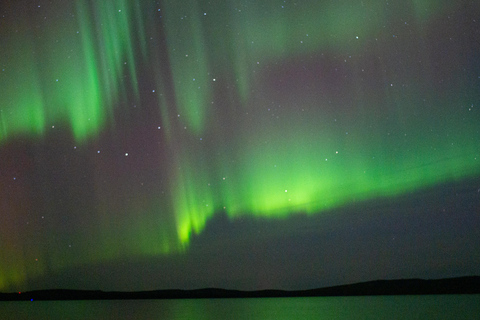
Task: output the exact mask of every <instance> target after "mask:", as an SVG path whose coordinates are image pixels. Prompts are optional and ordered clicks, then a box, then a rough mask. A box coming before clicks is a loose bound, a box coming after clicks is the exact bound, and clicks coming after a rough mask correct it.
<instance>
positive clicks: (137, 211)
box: [0, 0, 480, 290]
mask: <svg viewBox="0 0 480 320" xmlns="http://www.w3.org/2000/svg"><path fill="white" fill-rule="evenodd" d="M212 3H213V4H212ZM51 6H52V7H53V6H58V7H60V8H61V10H59V9H57V14H56V15H53V14H51V15H48V13H45V14H46V15H47V18H46V19H43V14H34V13H32V12H30V11H28V10H26V11H24V13H17V16H14V17H8V16H7V17H6V18H4V19H3V20H2V25H1V28H0V38H1V39H2V45H1V48H0V65H1V68H2V69H3V70H2V71H1V72H0V97H2V99H1V101H0V120H1V121H0V148H1V145H8V144H9V143H11V142H12V141H17V140H16V139H29V140H33V141H38V142H39V143H41V142H42V141H45V139H48V137H49V135H50V134H51V133H50V132H51V130H52V129H55V127H59V126H60V127H61V126H66V127H68V128H69V130H70V131H71V133H72V136H73V140H74V143H75V145H76V146H78V148H79V149H81V148H82V147H83V148H85V149H86V148H87V146H90V145H95V144H96V143H97V141H98V140H99V139H100V137H102V136H105V135H107V136H108V135H109V134H111V133H112V132H113V133H114V132H116V130H121V129H122V128H121V126H120V125H119V123H118V122H117V118H118V117H119V114H125V113H126V114H127V115H128V114H129V112H132V111H131V106H132V105H135V106H136V108H139V109H143V110H145V109H147V108H152V104H153V105H154V107H155V110H156V112H157V116H158V118H159V119H160V122H159V124H158V127H159V128H161V129H157V128H153V129H155V130H159V131H161V132H162V139H163V140H162V147H163V148H164V150H162V154H165V156H164V157H166V158H168V161H165V160H164V159H158V166H157V167H154V168H150V169H149V170H151V171H152V172H154V173H155V174H158V175H160V176H162V177H163V180H162V183H161V186H157V187H156V188H153V189H150V190H149V191H148V192H146V193H144V192H143V191H141V190H140V189H135V190H133V191H128V193H130V192H131V193H132V194H133V195H132V196H131V199H133V200H132V201H130V202H129V203H128V204H127V203H123V202H122V200H119V202H120V203H121V205H120V204H117V203H116V201H117V200H115V197H114V196H107V195H106V191H105V189H108V188H114V187H115V186H114V184H116V183H114V182H111V183H110V184H109V185H107V186H106V187H102V186H101V185H102V182H101V181H103V179H104V173H103V172H101V171H102V170H101V169H102V168H106V167H107V166H108V164H107V163H104V164H98V166H97V169H93V173H92V175H93V177H94V180H95V181H96V182H95V183H94V186H95V187H94V189H95V191H94V193H95V196H96V200H95V201H96V203H95V205H94V206H92V208H94V209H92V208H91V211H90V212H88V213H85V215H86V221H87V222H85V223H86V224H87V225H88V226H89V230H90V231H89V232H90V235H89V239H87V240H84V241H83V242H82V241H80V239H84V238H85V236H84V235H82V232H81V231H80V230H77V231H76V232H74V234H73V235H72V237H74V238H76V239H78V240H79V241H78V242H82V243H83V244H81V245H80V246H81V249H82V251H83V252H84V253H83V254H81V255H75V256H73V255H72V256H64V255H62V254H60V253H55V252H53V253H47V252H44V253H43V254H42V253H39V252H41V251H42V250H41V247H40V245H39V244H33V245H32V246H31V247H29V248H28V249H27V248H23V249H22V250H18V248H15V247H14V245H13V243H14V242H15V241H14V240H11V239H10V240H8V239H7V236H0V240H1V241H2V250H1V256H0V261H1V262H0V275H1V276H0V290H3V289H10V288H14V287H16V286H21V285H23V284H25V283H26V282H27V280H28V279H31V278H35V277H37V276H40V275H41V274H43V273H44V272H46V270H52V269H53V270H63V269H66V268H68V267H71V266H74V265H82V264H87V263H100V262H102V261H112V260H115V259H117V258H119V257H120V256H138V255H140V256H153V255H159V254H174V253H179V252H180V253H181V252H184V251H186V250H188V248H189V244H190V242H191V238H192V236H193V235H198V234H201V232H202V231H203V230H204V228H205V227H206V225H207V224H208V221H209V220H210V219H212V218H213V217H214V216H215V215H216V214H220V213H223V214H226V215H227V216H228V217H229V218H230V219H231V221H232V222H233V221H235V219H237V218H240V217H245V216H247V217H253V218H255V219H256V218H259V219H284V218H287V217H289V216H290V215H295V214H306V215H314V214H321V213H322V212H326V211H328V210H331V209H334V208H339V207H341V206H343V205H347V204H351V203H354V202H361V201H367V200H372V199H379V198H386V197H395V196H398V195H401V194H405V193H409V192H414V191H416V190H421V189H425V188H429V187H432V186H435V185H437V184H441V183H447V182H452V181H462V179H467V178H469V177H476V176H479V175H480V158H479V157H480V144H479V143H478V141H479V138H480V137H479V133H478V123H479V116H478V114H479V113H478V110H476V109H473V110H472V108H473V103H474V102H475V101H474V100H475V99H476V102H478V97H479V96H478V92H477V90H474V89H473V88H470V87H469V85H468V83H465V82H462V80H461V79H463V78H462V72H463V68H465V67H468V63H469V62H468V61H467V59H463V60H462V59H461V58H459V59H457V60H455V61H451V62H450V68H449V69H448V76H449V77H450V78H452V79H460V80H458V81H456V80H451V82H449V83H450V84H451V87H450V88H449V89H448V90H445V91H444V92H443V93H442V94H441V95H440V96H434V95H432V93H431V91H432V87H433V86H434V84H433V83H435V82H436V81H438V79H437V76H438V74H437V73H435V71H434V68H435V66H434V65H435V63H436V62H435V61H434V59H435V57H434V55H433V54H431V53H430V52H429V49H428V48H427V44H426V41H428V37H430V36H431V34H432V32H433V31H432V30H431V28H432V23H433V22H434V21H435V18H436V17H437V16H439V15H441V14H443V12H445V11H446V10H449V9H451V8H452V7H454V6H455V4H453V3H451V2H448V1H441V2H440V3H438V1H437V2H434V1H410V2H406V3H405V5H402V6H401V7H398V6H397V7H395V10H396V11H400V13H403V14H405V16H407V15H408V16H414V17H415V18H414V20H413V21H409V27H408V29H406V30H405V31H402V30H401V29H398V30H399V31H398V34H395V35H394V36H393V37H392V36H391V34H388V37H389V38H387V35H386V34H387V33H388V32H387V31H385V30H386V29H388V28H390V27H391V28H397V27H396V25H397V24H402V23H403V22H398V21H397V20H395V19H392V16H393V15H394V16H395V17H398V16H401V14H400V13H399V12H396V13H395V14H393V13H392V10H391V9H388V8H386V7H385V3H384V2H382V1H375V0H366V1H363V2H358V3H357V2H355V1H354V2H350V1H343V2H342V4H340V5H339V4H338V2H336V1H318V2H314V1H313V2H312V3H309V4H307V3H300V2H299V3H298V5H294V4H289V8H288V11H283V10H281V9H279V7H280V5H279V2H276V1H265V2H263V1H261V2H258V3H255V2H254V3H249V4H248V5H246V4H241V5H240V4H238V5H236V4H235V2H233V1H220V0H215V1H210V3H209V4H207V3H204V2H203V1H201V2H198V1H194V0H189V1H182V2H179V1H163V2H162V5H161V6H158V5H156V4H155V3H152V2H149V1H137V2H132V1H126V0H122V1H102V2H98V3H97V2H94V1H75V2H71V3H67V2H65V1H54V3H53V4H51ZM392 6H393V4H392ZM212 7H213V8H215V10H212V9H209V8H212ZM38 10H44V9H43V8H38ZM45 10H46V9H45ZM60 13H61V14H60ZM219 26H220V27H219ZM385 26H387V27H388V28H385ZM395 30H397V29H395ZM402 32H403V33H402ZM412 33H413V34H415V37H417V38H418V39H420V40H419V41H417V42H413V43H412V41H411V38H412V36H411V34H412ZM377 40H378V41H377ZM381 41H382V42H383V44H382V45H380V44H379V43H380V42H381ZM458 50H459V52H458V53H459V56H461V54H460V49H458ZM453 54H455V52H453ZM369 55H372V57H373V58H371V59H366V60H367V63H365V59H363V60H362V59H361V58H360V57H366V56H369ZM332 57H335V59H336V60H335V62H332V59H333V58H332ZM322 59H324V60H322ZM329 59H330V60H329ZM292 61H297V62H292ZM298 61H302V63H301V64H302V65H303V66H306V69H305V70H306V71H304V73H303V74H296V73H293V74H291V73H289V72H288V69H289V66H288V64H289V63H293V66H296V64H298ZM318 61H324V62H325V64H326V65H328V64H329V63H330V64H331V66H328V67H321V66H319V65H318V64H319V62H318ZM418 61H422V64H421V65H420V64H419V63H418ZM429 64H430V65H431V66H429ZM283 65H287V66H286V67H282V66H283ZM292 68H293V67H292ZM368 68H370V69H369V70H368ZM309 70H310V71H309ZM365 70H366V71H365ZM367 72H368V73H369V75H366V73H367ZM145 74H147V76H145ZM303 77H306V78H307V79H310V83H308V82H307V83H305V82H304V81H305V80H301V81H302V85H298V83H297V81H300V79H302V78H303ZM372 81H373V84H372ZM331 82H334V83H336V84H335V85H332V86H333V87H330V85H331V84H328V85H327V83H331ZM406 83H407V84H408V85H403V84H406ZM319 88H320V89H319ZM339 92H340V94H338V93H339ZM342 92H343V93H348V94H342ZM459 93H461V94H459ZM146 96H148V97H149V98H148V99H147V98H145V97H146ZM219 97H222V98H221V99H220V98H219ZM469 108H470V109H469ZM128 156H129V157H134V156H135V155H134V154H130V155H128ZM162 157H163V156H162ZM99 161H100V160H99ZM94 163H97V162H95V161H94ZM118 172H119V178H118V179H119V181H120V182H118V183H120V184H121V182H122V181H132V179H133V178H132V177H130V176H129V174H127V173H125V172H121V171H120V169H119V171H118ZM118 188H120V190H121V191H119V192H120V195H117V196H118V197H122V194H126V193H127V191H126V190H122V189H121V187H118ZM123 204H125V205H124V206H123ZM7 209H8V208H7ZM12 210H14V211H15V210H16V209H15V208H13V209H12ZM19 210H20V209H19ZM105 212H116V213H117V214H116V215H115V216H112V215H110V214H106V213H105ZM12 214H14V215H15V213H12ZM119 216H121V217H125V219H119ZM132 217H135V218H132ZM117 234H122V235H123V236H122V237H121V238H118V237H117V236H116V235H117ZM19 251H21V254H19V253H18V252H19ZM43 251H45V250H43ZM47 257H48V259H46V258H47ZM35 259H38V263H36V264H35V265H31V264H30V263H27V262H25V261H33V260H35ZM52 261H55V263H53V262H52Z"/></svg>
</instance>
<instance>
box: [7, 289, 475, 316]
mask: <svg viewBox="0 0 480 320" xmlns="http://www.w3.org/2000/svg"><path fill="white" fill-rule="evenodd" d="M478 315H480V295H431V296H372V297H314V298H258V299H257V298H250V299H191V300H188V299H186V300H124V301H120V300H105V301H33V302H23V301H22V302H0V318H1V319H5V320H7V319H16V320H18V319H53V320H55V319H249V320H255V319H262V320H264V319H306V320H307V319H317V320H318V319H422V320H428V319H478Z"/></svg>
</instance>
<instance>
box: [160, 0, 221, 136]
mask: <svg viewBox="0 0 480 320" xmlns="http://www.w3.org/2000/svg"><path fill="white" fill-rule="evenodd" d="M164 15H165V18H164V19H165V26H166V35H167V46H168V54H169V59H170V63H171V68H172V75H173V79H172V80H173V84H174V88H175V98H176V103H177V109H178V112H179V114H180V116H181V119H180V120H181V121H182V122H183V123H184V125H185V126H187V129H188V130H190V131H191V132H192V133H194V134H197V133H200V132H203V130H204V129H205V124H206V121H207V117H208V114H209V111H210V110H209V105H210V101H211V95H212V93H211V87H210V82H211V81H212V79H211V78H210V77H209V75H208V69H209V66H208V59H207V51H206V48H205V39H204V30H203V24H202V21H201V18H203V17H204V15H203V13H202V12H201V11H200V10H199V8H198V5H197V2H196V1H193V0H189V1H187V2H182V3H179V2H175V1H166V2H165V13H164Z"/></svg>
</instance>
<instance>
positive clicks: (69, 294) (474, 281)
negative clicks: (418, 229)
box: [0, 276, 480, 301]
mask: <svg viewBox="0 0 480 320" xmlns="http://www.w3.org/2000/svg"><path fill="white" fill-rule="evenodd" d="M427 294H480V276H471V277H460V278H449V279H436V280H423V279H400V280H376V281H369V282H361V283H355V284H348V285H340V286H334V287H327V288H319V289H310V290H296V291H286V290H260V291H240V290H227V289H218V288H205V289H196V290H154V291H139V292H106V291H100V290H65V289H55V290H36V291H28V292H17V293H0V301H22V300H23V301H25V300H125V299H202V298H203V299H205V298H264V297H321V296H366V295H427Z"/></svg>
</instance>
